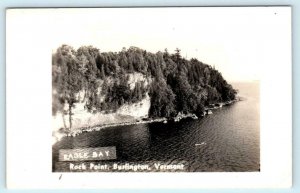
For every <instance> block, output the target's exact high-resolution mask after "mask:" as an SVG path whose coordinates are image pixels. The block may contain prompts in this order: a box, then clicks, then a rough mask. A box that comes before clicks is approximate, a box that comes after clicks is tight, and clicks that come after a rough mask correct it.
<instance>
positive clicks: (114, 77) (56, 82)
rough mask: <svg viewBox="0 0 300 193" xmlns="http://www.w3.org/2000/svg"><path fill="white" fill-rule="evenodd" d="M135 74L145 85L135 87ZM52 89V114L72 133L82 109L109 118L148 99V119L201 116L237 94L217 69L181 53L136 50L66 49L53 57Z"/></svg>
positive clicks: (67, 47)
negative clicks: (62, 119) (63, 116)
mask: <svg viewBox="0 0 300 193" xmlns="http://www.w3.org/2000/svg"><path fill="white" fill-rule="evenodd" d="M132 74H139V75H140V76H143V77H144V79H142V80H137V81H135V82H134V85H132V82H131V83H130V81H129V78H130V75H132ZM52 86H53V92H52V93H53V108H52V113H53V115H55V114H56V113H58V112H60V113H63V114H66V115H67V116H68V117H69V122H70V126H69V127H70V128H71V127H72V114H73V112H72V109H74V108H75V107H76V105H77V104H78V103H84V108H85V110H86V111H87V112H89V113H98V112H101V113H111V112H115V111H117V110H118V109H119V108H120V107H121V106H122V105H125V104H127V105H130V104H133V103H136V102H138V101H141V100H142V99H144V98H145V97H147V96H149V98H150V108H149V112H148V116H149V117H150V118H159V117H166V118H170V117H174V116H176V115H177V114H178V113H179V112H182V113H194V114H196V115H197V114H201V113H202V112H203V110H204V107H205V106H208V105H209V104H213V103H218V102H226V101H230V100H234V99H235V97H236V93H237V92H236V90H235V89H233V87H232V86H231V85H230V84H228V83H227V81H226V80H225V79H224V78H223V77H222V74H221V73H220V72H219V71H218V70H217V69H215V68H214V67H212V66H210V65H208V64H204V63H202V62H201V61H199V60H198V59H196V58H192V59H190V60H188V59H186V58H184V57H182V55H181V52H180V49H176V50H175V51H174V52H173V53H170V52H169V51H168V50H167V49H165V50H164V51H159V52H157V53H151V52H148V51H146V50H143V49H141V48H137V47H130V48H128V49H126V48H123V49H122V50H120V51H119V52H101V50H99V49H97V48H95V47H93V46H82V47H80V48H79V49H77V50H75V49H74V48H72V47H71V46H68V45H62V46H61V47H59V48H58V49H57V50H56V51H55V52H54V53H53V54H52ZM66 107H67V108H66Z"/></svg>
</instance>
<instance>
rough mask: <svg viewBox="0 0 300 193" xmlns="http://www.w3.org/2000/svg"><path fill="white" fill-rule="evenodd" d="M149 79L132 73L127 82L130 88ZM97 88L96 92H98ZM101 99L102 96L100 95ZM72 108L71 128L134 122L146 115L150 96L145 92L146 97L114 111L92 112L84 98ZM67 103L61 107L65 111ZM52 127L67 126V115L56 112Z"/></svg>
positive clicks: (146, 83) (81, 93)
mask: <svg viewBox="0 0 300 193" xmlns="http://www.w3.org/2000/svg"><path fill="white" fill-rule="evenodd" d="M150 81H151V80H150V79H147V78H146V77H145V76H143V75H142V74H140V73H132V74H129V75H128V84H129V85H130V89H131V90H133V89H134V88H135V83H137V82H143V83H144V85H145V86H147V85H148V84H149V82H150ZM100 90H101V89H99V90H98V91H97V92H98V93H100ZM77 98H78V99H82V98H84V92H83V91H81V92H79V94H78V96H77ZM100 98H101V100H103V98H104V96H101V97H100ZM79 101H80V102H78V103H76V104H75V106H74V107H73V108H72V130H76V129H78V128H83V127H93V126H96V125H103V124H112V123H123V122H134V121H136V120H137V119H140V118H144V117H148V113H149V109H150V106H151V103H150V97H149V95H148V94H146V97H144V98H143V99H141V100H140V101H138V102H135V103H132V104H126V103H125V104H123V105H122V106H121V107H120V108H118V109H117V110H116V112H104V111H101V112H96V113H92V112H89V111H88V110H87V108H86V107H85V105H86V100H79ZM68 108H69V107H68V104H67V103H65V105H64V107H63V109H64V111H65V112H67V111H68ZM52 119H53V120H52V127H53V129H54V131H58V130H59V129H60V128H69V127H70V125H69V115H68V114H67V113H66V114H63V113H62V112H57V113H56V115H54V116H53V117H52Z"/></svg>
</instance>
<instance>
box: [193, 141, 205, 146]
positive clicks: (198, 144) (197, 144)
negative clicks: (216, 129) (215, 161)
mask: <svg viewBox="0 0 300 193" xmlns="http://www.w3.org/2000/svg"><path fill="white" fill-rule="evenodd" d="M201 145H206V142H202V143H196V144H195V146H201Z"/></svg>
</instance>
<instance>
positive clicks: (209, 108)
mask: <svg viewBox="0 0 300 193" xmlns="http://www.w3.org/2000/svg"><path fill="white" fill-rule="evenodd" d="M238 101H241V98H240V97H237V99H234V100H231V101H227V102H220V103H215V104H210V105H209V106H207V107H204V111H203V112H202V115H201V117H204V116H205V115H209V114H212V110H214V109H219V108H222V107H223V106H227V105H231V104H233V103H235V102H238ZM186 118H193V119H198V116H196V114H194V113H187V114H183V113H181V112H179V113H178V114H177V116H176V117H172V118H170V119H168V118H166V117H162V118H147V119H149V120H142V119H137V120H135V121H131V122H122V123H112V124H102V125H96V126H92V127H84V128H77V129H74V130H72V131H69V132H66V131H64V132H59V131H58V132H55V133H53V134H52V138H53V142H52V145H54V144H55V143H57V142H59V141H60V140H61V139H62V138H64V137H76V136H77V135H80V134H82V133H87V132H93V131H100V130H101V129H105V128H109V127H117V126H125V125H138V124H146V123H155V122H156V123H158V122H163V123H167V122H169V121H172V120H173V121H174V122H179V121H180V120H181V119H186Z"/></svg>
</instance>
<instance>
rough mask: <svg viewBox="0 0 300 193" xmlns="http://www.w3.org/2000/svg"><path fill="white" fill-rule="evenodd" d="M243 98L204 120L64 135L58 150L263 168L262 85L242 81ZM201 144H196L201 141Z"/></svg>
mask: <svg viewBox="0 0 300 193" xmlns="http://www.w3.org/2000/svg"><path fill="white" fill-rule="evenodd" d="M233 86H234V87H235V88H238V89H239V91H240V95H241V96H243V97H245V100H243V101H241V102H238V103H235V104H233V105H230V106H225V107H223V108H221V109H217V110H215V111H214V112H213V114H212V115H209V116H206V117H204V118H202V119H198V120H192V119H186V120H182V121H180V122H177V123H167V124H163V123H151V124H140V125H131V126H120V127H113V128H107V129H103V130H101V131H94V132H90V133H83V134H81V135H79V136H76V137H74V138H64V139H63V140H62V141H60V142H58V143H57V144H56V145H54V146H53V161H54V162H56V161H57V160H58V159H57V154H58V153H57V152H58V149H69V148H78V147H104V146H116V149H117V160H116V161H117V162H121V163H123V162H126V161H130V162H131V161H133V162H134V161H136V162H139V161H150V162H151V161H163V162H167V163H172V161H186V162H187V163H188V165H187V167H188V171H193V172H200V171H259V169H260V154H259V145H260V142H259V85H258V84H257V83H255V84H253V83H252V84H249V83H247V84H246V83H243V84H242V83H240V84H236V85H233ZM201 143H202V145H195V144H201Z"/></svg>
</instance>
